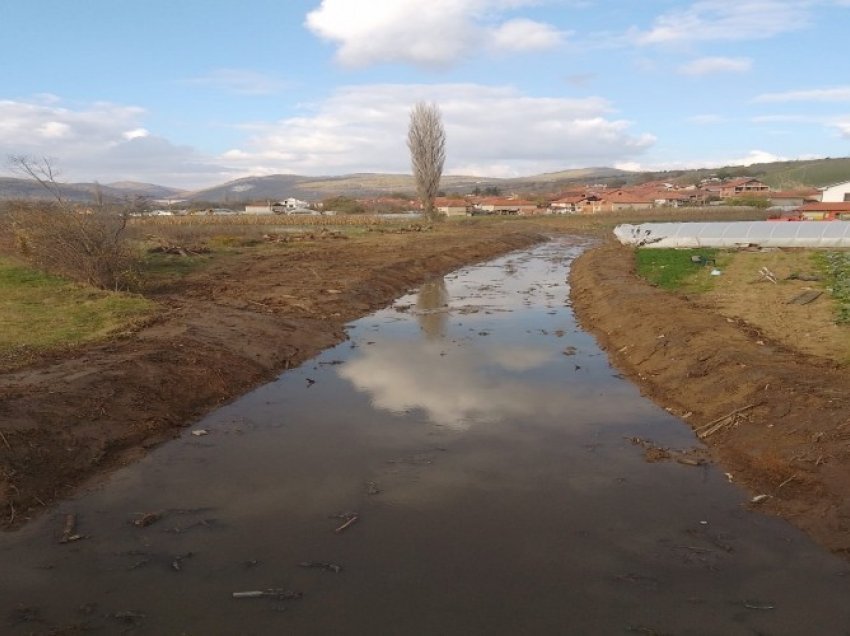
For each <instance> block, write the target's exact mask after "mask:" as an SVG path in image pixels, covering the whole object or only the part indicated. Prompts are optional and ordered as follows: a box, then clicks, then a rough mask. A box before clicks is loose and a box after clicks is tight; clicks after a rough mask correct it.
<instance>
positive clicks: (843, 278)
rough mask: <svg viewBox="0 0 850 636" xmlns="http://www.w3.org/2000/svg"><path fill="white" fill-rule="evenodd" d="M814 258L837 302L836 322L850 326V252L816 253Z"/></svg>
mask: <svg viewBox="0 0 850 636" xmlns="http://www.w3.org/2000/svg"><path fill="white" fill-rule="evenodd" d="M812 258H814V261H815V264H816V265H817V267H818V269H819V270H820V271H821V272H822V273H823V275H824V277H825V279H826V281H825V282H826V286H827V289H828V290H829V291H830V293H831V294H832V297H833V298H834V299H835V301H836V304H837V307H836V314H837V315H836V320H835V321H836V322H837V323H838V324H842V325H847V324H850V252H815V254H814V255H813V257H812Z"/></svg>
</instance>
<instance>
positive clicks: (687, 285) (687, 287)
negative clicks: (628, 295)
mask: <svg viewBox="0 0 850 636" xmlns="http://www.w3.org/2000/svg"><path fill="white" fill-rule="evenodd" d="M692 256H701V257H702V258H703V259H707V260H710V259H715V260H717V259H718V251H717V250H714V249H707V248H701V249H688V250H677V249H651V248H639V249H638V250H637V251H636V253H635V261H636V265H637V273H638V275H639V276H641V277H642V278H645V279H646V280H647V281H649V282H650V283H652V284H653V285H657V286H658V287H662V288H664V289H669V290H676V291H686V292H694V293H696V292H704V291H708V290H709V289H710V288H711V283H712V280H711V278H712V277H711V276H710V275H709V272H710V271H711V269H712V266H711V265H701V264H699V263H694V262H693V260H692V259H691V257H692Z"/></svg>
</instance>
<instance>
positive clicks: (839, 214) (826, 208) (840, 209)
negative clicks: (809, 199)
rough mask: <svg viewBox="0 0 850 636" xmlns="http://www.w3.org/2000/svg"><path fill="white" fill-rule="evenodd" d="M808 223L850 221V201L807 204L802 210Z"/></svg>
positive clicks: (803, 216) (802, 216)
mask: <svg viewBox="0 0 850 636" xmlns="http://www.w3.org/2000/svg"><path fill="white" fill-rule="evenodd" d="M800 218H802V219H804V220H806V221H835V220H840V221H850V201H841V202H828V203H822V202H819V201H818V202H815V203H806V204H805V205H803V206H802V207H801V208H800Z"/></svg>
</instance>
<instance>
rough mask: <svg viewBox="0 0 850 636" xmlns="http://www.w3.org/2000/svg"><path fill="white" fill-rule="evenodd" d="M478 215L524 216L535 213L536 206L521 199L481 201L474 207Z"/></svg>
mask: <svg viewBox="0 0 850 636" xmlns="http://www.w3.org/2000/svg"><path fill="white" fill-rule="evenodd" d="M474 207H475V209H476V210H477V211H478V212H479V213H482V212H483V213H485V214H497V215H507V216H515V215H518V216H524V215H529V214H536V213H537V204H536V203H534V202H532V201H523V200H522V199H498V198H490V199H481V200H479V201H478V202H477V203H476V204H475V205H474Z"/></svg>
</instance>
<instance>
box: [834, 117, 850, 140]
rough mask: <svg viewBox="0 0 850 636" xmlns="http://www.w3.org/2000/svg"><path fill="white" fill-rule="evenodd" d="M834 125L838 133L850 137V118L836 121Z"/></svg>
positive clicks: (846, 137)
mask: <svg viewBox="0 0 850 636" xmlns="http://www.w3.org/2000/svg"><path fill="white" fill-rule="evenodd" d="M833 127H834V128H835V129H836V130H838V133H839V134H840V135H841V136H842V137H844V138H845V139H850V120H848V121H841V122H836V123H834V124H833Z"/></svg>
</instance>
